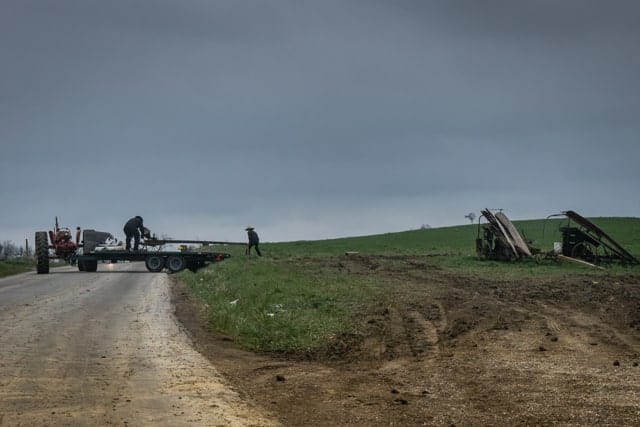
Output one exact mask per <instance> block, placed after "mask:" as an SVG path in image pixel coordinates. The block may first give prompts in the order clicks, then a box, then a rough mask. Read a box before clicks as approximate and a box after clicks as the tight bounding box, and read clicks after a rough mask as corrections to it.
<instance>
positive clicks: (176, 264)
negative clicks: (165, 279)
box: [167, 255, 187, 273]
mask: <svg viewBox="0 0 640 427" xmlns="http://www.w3.org/2000/svg"><path fill="white" fill-rule="evenodd" d="M186 265H187V263H186V262H185V260H184V258H182V257H181V256H176V255H171V256H170V257H169V258H167V268H168V269H169V271H170V272H172V273H177V272H178V271H181V270H184V268H185V267H186Z"/></svg>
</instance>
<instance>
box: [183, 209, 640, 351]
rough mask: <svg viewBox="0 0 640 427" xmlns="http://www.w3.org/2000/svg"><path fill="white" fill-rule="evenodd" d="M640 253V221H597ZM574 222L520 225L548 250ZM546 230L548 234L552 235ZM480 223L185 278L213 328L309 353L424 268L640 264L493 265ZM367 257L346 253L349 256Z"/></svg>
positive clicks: (250, 344) (354, 240)
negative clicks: (481, 254)
mask: <svg viewBox="0 0 640 427" xmlns="http://www.w3.org/2000/svg"><path fill="white" fill-rule="evenodd" d="M592 221H593V222H594V223H595V224H596V225H598V226H599V227H601V228H602V229H603V230H604V231H605V232H607V233H608V234H610V235H611V236H612V237H613V238H614V239H616V240H617V241H618V242H619V243H620V244H621V245H622V246H623V247H625V248H626V249H627V250H628V251H630V252H631V253H632V254H634V255H635V256H636V257H640V218H593V219H592ZM564 223H566V220H559V219H554V220H550V221H547V222H546V223H545V221H544V220H531V221H515V222H514V225H515V226H516V228H518V229H519V230H521V231H522V232H523V234H524V235H525V236H526V238H527V239H530V240H533V241H534V246H536V247H538V248H540V249H541V250H542V251H545V252H546V251H550V250H552V248H553V242H554V241H559V240H560V234H559V232H558V228H559V226H560V225H561V224H564ZM543 226H544V234H543ZM477 230H478V226H477V224H476V225H464V226H457V227H445V228H436V229H426V230H413V231H406V232H399V233H388V234H382V235H375V236H363V237H351V238H341V239H330V240H319V241H298V242H284V243H265V244H263V245H261V248H262V250H263V255H264V256H263V257H260V258H259V257H256V256H255V255H252V256H251V257H246V256H245V255H244V248H243V247H232V246H229V247H225V248H223V249H222V250H224V251H229V252H231V254H232V257H231V258H230V259H228V260H226V261H224V262H222V263H219V264H215V265H213V266H210V267H208V268H206V269H203V270H201V271H199V272H198V273H195V274H194V273H190V272H184V273H182V274H181V277H182V278H183V280H184V281H185V282H186V283H187V285H188V286H189V288H190V289H191V291H192V293H193V295H195V297H196V299H197V300H198V301H200V303H201V304H202V306H203V307H205V310H206V312H207V315H208V318H209V321H210V323H211V326H212V328H213V329H215V330H217V331H220V332H222V333H225V334H227V335H230V336H233V337H235V338H236V339H237V341H238V342H239V343H240V344H241V345H242V346H244V347H246V348H250V349H255V350H270V351H300V350H304V349H309V348H314V347H317V346H320V345H322V343H323V342H325V341H326V340H327V339H328V337H332V336H336V334H341V333H350V332H351V331H352V329H353V328H354V326H353V325H354V322H353V319H354V317H357V316H358V314H359V313H362V312H366V311H367V310H370V309H371V307H373V306H375V305H376V304H380V303H381V302H383V301H388V300H389V298H392V297H393V296H392V295H393V293H390V292H389V288H390V286H401V285H402V278H403V277H405V276H406V277H410V276H411V275H416V274H420V275H424V271H426V270H432V271H439V272H442V274H445V275H450V276H453V275H455V276H456V277H462V278H465V279H464V280H518V281H522V280H527V279H528V278H530V279H532V280H533V279H536V280H539V279H543V278H545V277H561V276H563V275H580V274H588V275H596V276H597V275H629V274H632V275H635V274H640V268H639V267H624V266H617V265H612V266H610V267H608V268H607V270H605V271H600V270H597V271H595V270H590V269H586V268H584V267H582V266H577V265H574V264H570V263H557V262H554V261H543V262H535V261H533V260H529V261H525V262H494V261H481V260H478V259H477V258H476V256H475V238H476V235H477ZM351 251H353V252H358V255H357V256H355V257H353V256H346V255H345V253H346V252H351Z"/></svg>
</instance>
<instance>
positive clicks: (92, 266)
mask: <svg viewBox="0 0 640 427" xmlns="http://www.w3.org/2000/svg"><path fill="white" fill-rule="evenodd" d="M84 271H88V272H91V273H93V272H94V271H98V260H97V259H93V260H86V261H85V262H84Z"/></svg>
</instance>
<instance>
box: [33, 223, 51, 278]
mask: <svg viewBox="0 0 640 427" xmlns="http://www.w3.org/2000/svg"><path fill="white" fill-rule="evenodd" d="M36 260H37V267H36V270H37V271H38V274H47V273H49V238H48V237H47V232H46V231H36Z"/></svg>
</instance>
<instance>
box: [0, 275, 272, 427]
mask: <svg viewBox="0 0 640 427" xmlns="http://www.w3.org/2000/svg"><path fill="white" fill-rule="evenodd" d="M173 312H174V310H173V307H172V305H171V301H170V290H169V282H168V278H167V276H166V275H165V274H163V273H148V272H147V271H146V270H145V269H144V266H143V265H142V263H125V264H100V266H99V269H98V272H96V273H81V272H78V271H77V270H76V269H75V268H72V267H62V268H56V269H52V270H51V274H48V275H36V274H35V273H26V274H22V275H17V276H12V277H8V278H4V279H0V425H1V426H20V425H22V426H33V425H41V426H43V425H51V426H58V425H69V426H97V425H121V426H122V425H131V426H140V425H171V426H181V425H197V426H271V425H275V424H276V423H275V422H272V421H270V420H269V418H268V416H267V415H264V412H262V411H261V409H260V408H256V407H254V406H251V405H250V404H248V403H246V402H243V400H242V399H241V397H240V396H239V395H238V394H237V393H236V392H235V391H234V390H232V389H231V388H230V387H229V385H228V384H226V383H225V381H224V379H223V378H222V377H221V376H220V374H219V372H218V371H217V370H216V368H215V367H214V366H213V365H212V364H211V363H210V362H209V361H208V360H207V359H205V358H204V357H203V356H201V355H200V354H199V353H198V352H196V351H195V350H194V349H193V347H192V345H191V341H190V339H189V337H188V335H187V334H186V333H185V332H184V330H183V329H182V328H181V327H180V325H179V324H178V322H177V321H176V319H175V317H174V314H173Z"/></svg>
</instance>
